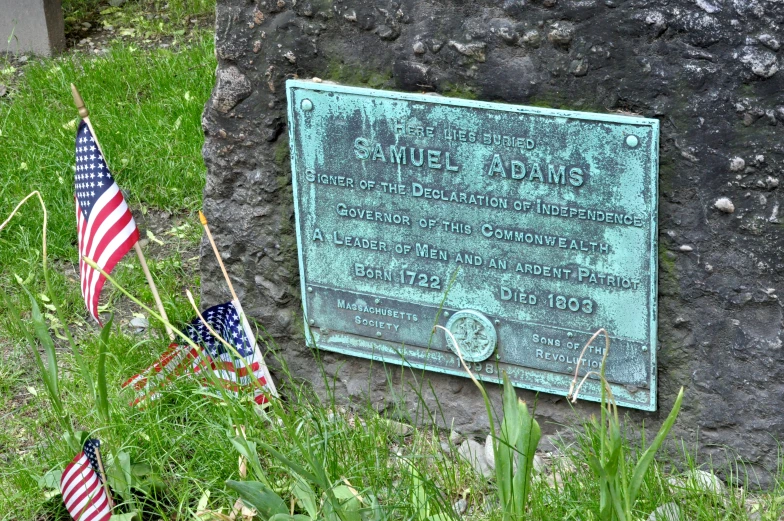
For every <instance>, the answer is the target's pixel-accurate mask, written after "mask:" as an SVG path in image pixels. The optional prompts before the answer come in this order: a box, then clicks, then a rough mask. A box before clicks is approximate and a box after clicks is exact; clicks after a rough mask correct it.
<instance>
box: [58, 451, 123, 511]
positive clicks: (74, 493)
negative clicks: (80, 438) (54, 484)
mask: <svg viewBox="0 0 784 521" xmlns="http://www.w3.org/2000/svg"><path fill="white" fill-rule="evenodd" d="M100 445H101V442H100V441H98V440H96V439H89V440H87V441H86V442H85V443H84V448H83V449H82V452H80V453H79V454H77V455H76V456H75V457H74V459H73V460H72V461H71V463H69V464H68V466H66V467H65V470H64V471H63V476H62V478H60V491H61V492H62V494H63V502H65V508H66V509H67V510H68V513H70V514H71V516H72V517H73V518H74V519H75V520H76V521H108V519H109V518H110V517H111V516H112V511H111V508H110V507H109V497H108V496H107V495H106V491H105V490H104V489H103V486H102V481H101V474H100V467H99V465H98V458H97V454H96V451H97V450H98V447H100Z"/></svg>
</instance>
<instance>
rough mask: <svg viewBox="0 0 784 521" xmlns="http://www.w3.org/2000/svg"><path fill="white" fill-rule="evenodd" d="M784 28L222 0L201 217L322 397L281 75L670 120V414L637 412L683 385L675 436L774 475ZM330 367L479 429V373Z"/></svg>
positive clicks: (781, 414)
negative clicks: (304, 304) (308, 338)
mask: <svg viewBox="0 0 784 521" xmlns="http://www.w3.org/2000/svg"><path fill="white" fill-rule="evenodd" d="M783 26H784V3H782V1H781V0H696V1H694V0H670V1H667V0H662V1H661V2H653V3H652V2H643V1H641V0H604V1H598V0H498V1H489V0H481V1H479V0H478V1H469V0H440V1H439V0H404V1H390V0H379V1H376V2H371V1H368V0H342V1H341V0H265V1H257V2H252V1H245V0H218V8H217V19H216V53H217V56H218V70H217V81H216V85H215V89H214V91H213V94H212V98H211V100H210V101H209V102H208V104H207V107H206V109H205V112H204V118H203V127H204V131H205V134H206V142H205V145H204V158H205V161H206V163H207V167H208V176H207V183H206V187H205V191H204V196H205V201H204V208H205V212H206V214H207V216H208V217H209V218H210V222H211V227H212V230H213V233H214V234H215V236H216V239H217V241H218V245H219V247H220V249H221V251H223V252H224V256H225V261H226V264H227V267H228V270H229V272H230V274H231V276H232V278H233V280H234V284H235V286H236V287H237V290H238V292H239V294H240V299H241V300H242V302H243V305H244V307H245V309H246V311H247V312H248V313H249V314H250V315H252V316H253V317H254V318H255V319H257V320H258V321H259V323H260V324H262V325H263V326H264V327H265V328H266V329H267V332H268V333H269V334H270V335H272V337H274V338H275V339H276V341H277V342H278V344H279V346H280V349H279V354H280V355H281V356H282V357H283V358H284V359H285V360H286V361H287V363H288V365H289V366H290V368H291V370H292V372H293V373H294V375H295V376H297V377H298V378H301V379H303V380H305V381H310V382H313V384H314V385H315V386H316V387H317V388H318V389H322V390H323V387H324V384H323V383H321V382H323V380H322V374H321V371H320V369H319V364H317V363H315V359H316V354H315V353H313V352H311V351H310V350H309V349H307V348H306V347H305V346H304V341H303V337H302V325H301V308H300V297H299V283H298V264H297V251H296V239H295V235H294V228H293V226H294V224H293V223H294V210H293V204H292V189H291V172H290V164H289V157H288V142H287V133H286V99H285V91H284V83H285V80H286V79H288V78H296V77H299V78H310V77H320V78H322V79H324V80H331V81H335V82H339V83H343V84H348V85H358V86H369V87H374V88H382V89H396V90H407V91H432V92H436V93H440V94H443V95H446V96H458V97H466V98H474V99H482V100H488V101H503V102H508V103H516V104H526V105H537V106H547V107H554V108H567V109H575V110H583V111H593V112H604V113H607V112H614V113H631V114H638V115H642V116H646V117H652V118H658V119H659V120H660V122H661V149H660V157H661V171H660V192H661V198H660V201H659V205H660V209H659V215H660V220H659V227H660V237H659V240H660V251H659V268H660V279H659V299H660V300H659V309H660V316H659V338H660V343H659V346H658V361H659V364H658V365H659V372H658V375H659V376H658V378H659V385H660V388H659V412H657V413H641V412H638V411H629V415H630V418H632V419H633V420H635V421H636V422H638V423H640V422H642V421H643V420H644V421H645V424H646V426H649V427H651V426H655V425H657V423H658V422H659V421H660V419H661V418H663V417H664V415H666V413H667V411H669V409H670V407H671V405H672V402H673V400H674V396H675V394H676V393H677V390H678V388H679V387H680V386H682V385H683V386H685V387H686V399H685V401H684V405H683V409H682V412H681V417H680V419H679V420H678V423H677V427H676V430H675V435H676V436H681V437H684V438H686V439H688V440H694V439H698V440H699V443H700V447H701V449H700V455H701V457H702V458H709V457H710V458H712V459H713V461H714V463H718V464H720V463H721V462H722V461H724V460H725V458H726V452H725V447H726V446H729V447H731V448H732V449H734V450H735V451H737V453H738V455H740V456H741V457H742V458H744V459H745V460H746V462H747V467H746V470H747V471H749V472H750V473H751V474H752V478H754V477H756V478H757V479H759V480H760V481H761V483H762V485H766V484H768V483H769V473H770V472H771V471H774V470H775V467H776V455H777V440H782V441H784V350H782V306H781V303H780V300H779V296H778V294H779V293H780V292H781V291H782V289H784V288H782V269H784V255H783V253H784V249H783V248H782V246H783V245H784V240H782V235H783V234H782V232H783V231H784V228H782V222H781V218H780V217H779V214H780V213H784V209H780V204H781V199H782V198H781V196H780V191H779V188H778V185H779V180H780V178H781V177H782V171H783V170H784V131H783V129H784V71H781V72H780V71H778V68H779V66H780V64H782V65H784V62H783V61H782V59H781V58H780V57H779V55H780V54H781V52H779V47H780V43H784V29H782V27H783ZM722 198H726V199H722ZM201 268H202V292H203V299H204V302H205V303H210V304H212V303H215V302H217V301H220V300H226V299H227V298H228V294H227V292H226V290H225V288H224V285H223V283H222V277H221V275H220V272H219V270H218V267H217V264H216V262H215V260H214V258H213V257H212V253H211V251H210V250H209V248H206V247H205V248H204V249H203V250H202V263H201ZM318 356H319V357H320V359H321V361H322V364H323V368H324V370H325V374H326V376H327V378H328V380H329V382H331V383H334V385H335V391H336V394H337V396H338V397H346V398H351V399H355V400H364V399H366V398H370V399H371V400H372V401H373V402H374V403H376V404H378V406H379V407H390V408H391V407H395V404H400V403H407V404H408V406H410V407H412V408H413V407H414V405H413V404H415V403H416V401H417V398H416V395H415V393H413V392H412V391H411V388H413V387H417V388H418V387H420V386H423V387H422V388H423V389H424V390H425V391H426V392H425V395H426V396H427V397H428V400H429V402H430V404H431V405H432V404H434V403H435V398H434V396H436V397H437V399H438V402H439V404H440V407H441V411H442V414H443V416H442V417H441V418H440V421H441V422H442V423H445V424H452V423H453V424H454V427H455V428H456V429H457V430H459V431H462V432H466V433H477V434H478V433H481V432H482V431H483V430H484V429H485V428H486V427H487V424H486V419H485V414H484V407H483V406H482V405H481V401H480V396H479V393H478V392H477V391H476V390H475V389H474V387H473V384H472V383H471V382H470V381H469V380H467V379H463V378H457V377H448V376H444V375H432V374H428V375H426V380H425V381H426V382H429V383H424V384H423V380H422V378H423V375H422V374H421V373H417V374H414V373H411V372H405V371H402V370H401V369H400V368H399V367H390V368H389V374H388V375H387V374H385V373H384V368H383V367H382V366H381V365H380V364H378V363H377V364H375V365H371V364H370V363H368V362H367V361H364V360H359V359H350V358H346V357H342V356H339V355H335V354H331V353H323V352H322V353H319V354H318ZM371 373H372V374H371ZM390 384H391V386H392V388H391V389H390V387H389V385H390ZM490 387H491V388H492V391H493V392H492V394H493V396H494V399H496V400H497V398H498V392H497V391H498V389H497V386H494V385H491V386H490ZM431 389H432V390H433V391H434V392H435V395H434V394H433V392H432V391H431ZM519 394H520V396H521V397H522V398H524V399H527V400H529V401H531V400H533V399H534V395H533V394H532V393H530V392H527V391H520V393H519ZM577 410H578V411H594V410H596V407H595V405H591V404H587V405H579V406H578V407H577ZM537 413H538V415H539V418H540V421H541V423H542V424H543V428H544V429H545V431H546V432H550V433H552V432H554V431H555V430H556V428H557V425H556V423H561V422H569V421H572V420H574V418H575V417H576V415H575V413H574V412H573V411H572V409H571V408H570V406H569V405H568V404H567V402H566V400H565V399H564V398H562V397H557V396H552V395H545V394H541V395H539V397H538V404H537Z"/></svg>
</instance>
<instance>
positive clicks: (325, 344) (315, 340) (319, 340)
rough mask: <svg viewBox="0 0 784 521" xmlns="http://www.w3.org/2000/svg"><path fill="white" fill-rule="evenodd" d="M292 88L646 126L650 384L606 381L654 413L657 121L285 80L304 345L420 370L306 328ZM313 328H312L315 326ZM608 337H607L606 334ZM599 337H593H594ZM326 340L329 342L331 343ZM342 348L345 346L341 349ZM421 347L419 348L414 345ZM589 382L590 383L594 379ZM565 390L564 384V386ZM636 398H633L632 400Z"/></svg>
mask: <svg viewBox="0 0 784 521" xmlns="http://www.w3.org/2000/svg"><path fill="white" fill-rule="evenodd" d="M296 90H310V91H318V92H326V93H329V92H334V93H340V94H353V95H356V96H364V97H372V98H386V99H392V100H402V101H410V102H415V103H427V104H433V105H447V106H453V107H465V108H470V109H483V110H490V111H503V112H510V113H513V114H527V115H534V116H547V117H559V118H567V119H578V120H584V121H598V122H607V123H621V124H625V125H635V126H639V127H648V128H650V132H651V143H650V150H648V154H649V157H650V158H651V185H650V189H651V194H652V199H653V201H652V205H651V208H650V221H651V228H650V234H651V235H650V242H649V244H650V259H649V260H650V266H651V270H650V294H649V302H648V303H649V306H650V310H651V312H650V319H649V321H648V322H649V327H650V331H649V338H650V346H649V349H650V360H651V362H650V387H649V388H648V389H647V393H645V394H646V395H647V400H640V399H639V398H638V397H637V396H636V395H637V394H638V393H636V392H630V391H629V390H628V389H627V388H626V386H623V385H619V384H614V383H611V384H610V386H611V389H612V391H613V394H614V396H615V399H616V402H617V404H618V405H621V406H625V407H630V408H634V409H639V410H643V411H656V405H657V399H658V364H657V356H656V355H657V351H658V335H657V332H658V331H657V330H658V322H659V320H658V319H659V312H658V279H659V262H658V261H659V259H658V233H659V120H657V119H653V118H645V117H642V116H626V115H620V114H602V113H594V112H579V111H573V110H563V109H551V108H545V107H531V106H527V105H512V104H507V103H497V102H490V101H478V100H465V99H461V98H450V97H443V96H434V95H432V94H418V93H412V92H400V91H386V90H378V89H370V88H364V87H350V86H345V85H340V84H336V83H323V82H316V81H313V80H302V79H290V80H287V81H286V99H287V103H286V105H287V115H288V137H289V156H290V160H291V178H292V190H293V199H294V214H295V231H296V234H297V258H298V263H299V272H300V288H301V291H302V295H303V297H302V299H301V300H302V310H303V323H304V328H305V341H306V344H307V346H308V347H310V348H317V349H325V350H327V351H332V352H337V353H341V354H344V355H348V356H353V357H357V358H365V359H369V360H375V361H380V362H390V363H394V364H396V365H401V366H403V367H409V368H411V369H420V370H427V369H428V366H427V363H411V362H409V361H408V360H406V359H405V358H400V357H399V356H397V358H395V357H394V356H390V354H389V353H383V352H379V353H378V354H376V346H379V347H381V346H385V345H393V343H392V342H388V341H383V340H379V339H374V338H370V337H365V336H361V335H355V334H352V333H349V332H345V331H341V332H329V333H326V332H325V334H322V333H321V332H320V331H315V330H311V327H310V324H309V323H308V309H307V299H306V298H305V295H306V293H307V288H308V282H307V279H306V276H305V264H304V259H303V255H302V251H303V244H302V236H301V232H300V226H299V224H300V210H299V200H298V198H297V195H296V194H297V190H298V184H297V175H296V172H297V162H298V159H299V158H298V157H297V151H296V148H295V147H294V146H293V143H294V140H295V134H296V131H295V127H296V121H297V119H296V117H295V113H294V112H295V103H294V98H295V97H294V91H296ZM315 329H318V328H315ZM338 337H340V338H344V339H345V340H344V341H343V342H342V343H343V345H337V344H334V342H335V341H334V340H332V341H331V339H335V338H338ZM610 338H611V339H612V337H610ZM599 339H600V338H599V337H597V341H598V340H599ZM352 340H353V341H358V340H364V341H365V342H367V344H368V345H370V346H372V353H366V352H357V351H355V350H352V349H350V348H348V347H347V346H348V345H349V344H350V343H351V341H352ZM331 343H332V345H331ZM344 346H346V347H344ZM420 350H421V349H420ZM525 370H526V371H529V373H530V374H532V375H536V374H541V375H542V377H543V378H546V379H548V380H549V381H550V382H553V383H556V382H558V384H559V385H563V384H564V383H565V382H569V381H571V377H570V376H569V375H567V374H566V373H554V372H549V371H543V370H541V369H534V368H529V367H526V368H525ZM438 372H439V373H441V374H452V375H457V376H463V377H467V375H466V374H465V371H461V370H448V369H444V368H439V369H438ZM475 376H476V377H477V378H478V379H479V380H481V381H485V382H496V383H501V381H502V380H501V378H499V377H497V376H488V375H485V374H481V373H480V374H475ZM594 382H595V381H594ZM515 386H516V387H519V388H521V389H528V390H531V391H534V392H546V393H548V394H554V395H560V396H565V395H566V392H567V391H564V392H558V390H555V389H552V388H550V387H549V386H547V385H544V384H540V385H537V384H526V385H525V386H520V385H515ZM586 387H587V388H591V387H595V388H596V389H597V390H598V388H599V386H598V385H596V384H595V383H594V384H593V385H592V384H591V381H588V382H586ZM565 389H568V385H567V386H566V387H565ZM635 398H637V399H635ZM581 399H582V400H587V401H593V402H598V401H600V397H599V396H598V395H596V394H593V393H592V394H583V395H582V396H581Z"/></svg>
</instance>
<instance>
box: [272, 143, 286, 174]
mask: <svg viewBox="0 0 784 521" xmlns="http://www.w3.org/2000/svg"><path fill="white" fill-rule="evenodd" d="M274 159H275V164H276V165H278V166H279V167H281V168H285V167H287V166H289V140H288V139H279V140H278V144H277V145H275V153H274Z"/></svg>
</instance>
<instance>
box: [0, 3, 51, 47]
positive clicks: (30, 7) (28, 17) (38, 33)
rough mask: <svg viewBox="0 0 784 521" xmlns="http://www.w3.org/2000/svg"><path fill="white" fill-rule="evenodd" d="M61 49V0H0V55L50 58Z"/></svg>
mask: <svg viewBox="0 0 784 521" xmlns="http://www.w3.org/2000/svg"><path fill="white" fill-rule="evenodd" d="M63 50H65V26H64V22H63V9H62V6H61V4H60V0H0V52H3V51H5V52H9V53H14V54H18V53H28V52H29V53H33V54H40V55H43V56H51V55H53V54H56V53H58V52H60V51H63Z"/></svg>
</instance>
